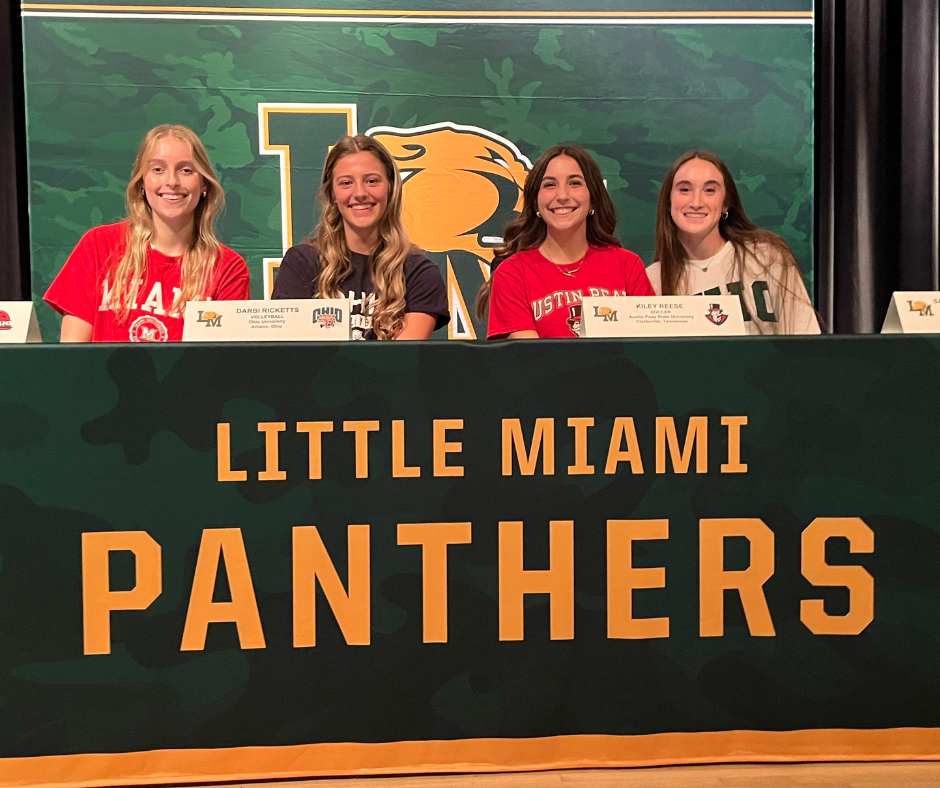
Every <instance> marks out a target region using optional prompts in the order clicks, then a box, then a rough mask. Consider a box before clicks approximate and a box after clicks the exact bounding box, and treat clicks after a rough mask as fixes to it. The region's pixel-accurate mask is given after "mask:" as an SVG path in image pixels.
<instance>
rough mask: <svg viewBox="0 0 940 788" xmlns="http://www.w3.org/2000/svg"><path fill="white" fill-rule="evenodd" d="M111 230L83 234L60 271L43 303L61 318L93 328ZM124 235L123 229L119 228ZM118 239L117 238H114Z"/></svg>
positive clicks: (112, 239)
mask: <svg viewBox="0 0 940 788" xmlns="http://www.w3.org/2000/svg"><path fill="white" fill-rule="evenodd" d="M111 229H112V226H107V225H106V226H103V227H95V228H93V229H91V230H89V231H88V232H87V233H85V234H84V235H83V236H82V238H81V240H80V241H79V242H78V245H77V246H76V247H75V249H73V250H72V254H70V255H69V258H68V260H66V261H65V265H64V266H62V270H61V271H59V273H58V275H57V276H56V278H55V279H54V280H53V282H52V284H51V285H49V289H48V290H46V294H45V295H44V296H43V300H44V301H45V302H46V303H47V304H49V305H50V306H51V307H53V308H54V309H55V310H56V311H58V312H60V313H62V314H63V315H74V316H75V317H77V318H81V319H82V320H84V321H85V322H86V323H91V324H92V325H94V323H95V316H96V314H97V312H98V303H99V301H100V300H101V298H102V294H101V292H100V289H101V282H102V279H103V276H102V275H100V271H101V268H102V266H107V264H108V254H109V252H110V251H111V248H112V243H111V242H112V241H114V240H115V239H114V238H111V236H113V235H115V233H114V232H107V231H109V230H111ZM121 232H123V228H121ZM115 237H117V236H115Z"/></svg>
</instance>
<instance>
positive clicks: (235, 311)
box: [183, 298, 350, 342]
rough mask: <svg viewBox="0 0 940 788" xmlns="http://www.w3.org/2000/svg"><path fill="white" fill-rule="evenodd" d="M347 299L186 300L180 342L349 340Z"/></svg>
mask: <svg viewBox="0 0 940 788" xmlns="http://www.w3.org/2000/svg"><path fill="white" fill-rule="evenodd" d="M349 311H350V303H349V299H348V298H293V299H284V300H282V301H189V302H188V303H187V304H186V312H185V313H184V322H183V341H184V342H321V341H331V342H337V341H344V340H348V339H349V338H350V327H349V326H350V323H349Z"/></svg>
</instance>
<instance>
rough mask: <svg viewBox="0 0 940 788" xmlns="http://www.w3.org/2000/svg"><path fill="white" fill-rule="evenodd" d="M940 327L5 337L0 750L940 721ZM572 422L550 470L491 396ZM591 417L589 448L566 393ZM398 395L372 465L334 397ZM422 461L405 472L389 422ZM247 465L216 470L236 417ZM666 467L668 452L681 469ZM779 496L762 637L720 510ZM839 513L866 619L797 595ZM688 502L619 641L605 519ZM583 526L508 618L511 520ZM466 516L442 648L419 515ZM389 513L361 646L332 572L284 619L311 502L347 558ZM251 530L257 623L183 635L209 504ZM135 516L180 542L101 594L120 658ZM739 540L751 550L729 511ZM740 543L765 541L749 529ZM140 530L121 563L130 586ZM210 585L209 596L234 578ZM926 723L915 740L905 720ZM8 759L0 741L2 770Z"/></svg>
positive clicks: (637, 555)
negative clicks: (702, 612) (832, 628)
mask: <svg viewBox="0 0 940 788" xmlns="http://www.w3.org/2000/svg"><path fill="white" fill-rule="evenodd" d="M938 386H940V341H938V340H936V339H912V338H907V337H859V338H784V339H769V338H758V337H752V338H741V339H726V340H713V341H709V342H704V341H694V340H672V341H670V340H635V341H630V342H621V341H593V342H574V341H572V342H566V341H550V340H545V341H540V342H528V343H526V342H523V343H501V344H499V345H489V346H488V345H485V344H484V343H435V342H429V343H407V344H406V343H387V344H386V345H384V346H383V345H379V344H378V343H368V344H366V343H346V344H331V343H318V344H317V345H315V346H304V345H278V346H260V345H253V346H227V347H223V346H201V347H200V346H190V347H181V346H174V347H167V346H163V347H159V346H147V347H144V346H136V347H125V348H114V347H108V346H86V347H81V348H75V347H65V346H45V347H38V348H31V347H12V348H10V349H8V350H5V351H4V352H3V353H2V354H0V599H2V600H3V604H2V606H0V636H2V637H0V643H2V647H0V709H2V714H0V756H2V757H21V756H30V755H53V754H65V753H76V752H122V751H131V750H149V749H163V748H192V747H231V746H262V745H289V744H303V743H314V742H336V741H364V742H369V741H373V742H374V741H405V740H406V741H416V740H421V739H435V740H437V739H457V738H486V737H531V736H548V735H557V734H579V733H599V734H648V733H657V732H667V731H707V730H796V729H818V728H842V729H845V728H891V727H908V726H910V727H925V728H930V727H938V726H940V680H938V676H940V626H938V621H940V577H938V573H937V566H938V563H940V522H938V518H937V500H938V496H940V482H938V479H940V460H938V453H937V446H938V445H940V415H938V410H937V408H936V403H935V398H934V397H933V396H932V395H928V394H927V393H928V392H936V391H937V389H938ZM693 415H694V416H705V417H707V418H708V420H709V429H708V439H709V440H708V450H707V452H706V454H707V457H708V471H707V473H702V474H700V473H694V472H693V473H686V474H676V473H673V472H671V470H667V472H666V473H663V474H658V473H656V471H655V463H654V454H655V452H654V443H655V437H654V426H655V419H656V417H658V416H672V417H674V418H675V420H676V425H677V428H678V434H679V436H680V438H681V436H683V435H684V434H685V430H686V425H687V423H688V417H689V416H693ZM725 415H731V416H747V418H748V424H747V426H746V427H744V428H743V429H742V433H741V435H742V447H741V457H742V460H743V461H744V462H745V463H746V464H747V466H748V470H747V472H746V473H738V474H723V473H721V471H720V466H721V464H722V463H723V462H725V458H726V457H727V452H728V448H727V441H726V431H725V430H724V428H722V427H721V426H720V418H721V417H722V416H725ZM617 416H631V417H633V418H634V421H635V424H636V431H637V436H638V442H639V445H640V447H641V449H642V453H643V459H644V472H643V473H639V474H637V473H631V470H630V467H629V466H628V465H626V464H621V465H620V466H619V468H618V470H617V472H616V473H614V474H607V473H605V472H604V471H605V462H606V458H607V455H608V442H609V438H610V435H611V428H612V423H613V419H614V417H617ZM549 417H551V418H554V419H555V447H556V460H555V472H554V474H551V475H543V473H542V471H541V465H539V466H538V469H537V470H536V472H535V474H534V475H532V476H520V475H519V474H518V473H514V474H513V475H512V476H503V475H502V473H501V451H500V446H501V444H500V420H501V419H502V418H518V419H520V421H521V424H522V427H523V430H524V432H525V435H526V438H527V440H528V439H529V437H530V436H531V434H532V427H533V425H534V422H535V419H536V418H549ZM584 417H591V418H593V419H594V425H593V427H591V429H590V433H589V437H588V450H587V462H589V463H590V464H592V465H594V467H595V472H594V473H593V474H589V475H580V476H573V475H568V471H567V468H568V466H570V465H572V464H573V462H574V459H575V456H574V445H573V434H574V431H573V430H572V429H570V428H569V427H568V425H567V419H568V418H584ZM373 419H374V420H377V421H378V422H379V426H380V430H379V431H378V432H376V433H373V434H372V435H371V436H370V438H369V478H367V479H357V478H355V473H354V468H355V462H354V452H353V436H352V435H351V434H350V433H349V432H345V431H344V430H343V428H342V422H343V421H349V420H373ZM394 419H400V420H403V421H404V422H405V428H406V435H405V441H406V443H405V447H406V459H407V462H408V464H409V465H411V466H420V467H421V468H422V469H423V471H422V476H421V478H392V474H391V457H392V455H391V449H390V441H391V438H390V433H391V422H392V420H394ZM433 419H462V420H463V429H462V430H460V431H454V432H451V433H449V434H448V436H447V439H448V440H449V441H457V442H460V443H461V444H462V451H460V453H459V454H453V455H450V457H449V459H448V463H449V464H450V465H462V466H463V467H464V468H465V472H464V475H463V476H461V477H450V478H444V477H434V476H433V475H432V473H431V446H432V428H431V424H432V420H433ZM281 421H282V422H284V423H285V425H286V429H285V431H284V432H283V433H281V436H280V442H279V450H280V453H279V457H280V460H279V464H280V467H281V468H283V469H284V470H285V472H286V473H287V478H286V479H285V480H283V481H259V480H258V478H257V474H258V472H259V471H261V470H263V469H264V467H265V451H264V439H263V436H262V434H261V433H260V432H259V431H258V429H257V425H258V424H259V423H260V422H281ZM302 421H331V422H333V423H334V429H333V431H332V432H331V433H328V434H325V435H324V436H323V457H324V460H323V478H322V479H320V480H315V481H311V480H309V479H308V456H307V445H308V444H307V438H308V436H307V435H305V434H302V433H298V432H297V430H296V429H295V427H296V424H297V422H302ZM218 422H224V423H228V424H230V425H231V463H232V467H233V468H238V469H245V470H246V472H247V474H248V478H247V480H246V481H244V482H224V483H223V482H218V481H217V480H216V479H217V477H216V469H217V460H216V450H215V449H216V424H217V423H218ZM670 467H671V466H670ZM723 517H739V518H744V517H749V518H761V519H762V520H763V521H764V522H765V523H766V525H767V527H768V528H770V529H771V530H772V531H773V533H774V535H775V551H774V553H775V565H774V573H773V575H772V577H771V578H770V579H769V580H768V581H767V583H766V584H765V586H764V592H765V594H766V599H767V605H768V609H769V611H770V613H771V615H772V617H773V622H774V626H775V635H774V636H773V637H754V636H751V635H750V634H749V631H748V625H747V623H746V621H745V618H744V615H743V613H742V609H741V606H740V603H739V601H738V599H737V596H736V595H735V594H728V595H727V596H726V604H725V609H726V613H725V625H726V629H725V634H724V636H723V637H701V636H700V634H699V599H698V595H699V593H698V582H699V567H698V556H699V541H698V529H699V520H700V519H702V518H723ZM817 517H859V518H862V519H863V520H864V522H865V523H866V524H867V525H868V527H870V528H871V529H872V530H873V531H874V552H873V553H855V554H853V553H850V552H849V550H848V547H847V543H846V541H845V540H844V539H832V540H830V544H829V547H828V550H827V553H826V554H827V558H828V561H829V563H832V564H852V565H861V566H864V567H865V569H866V570H867V571H868V572H869V573H870V574H871V576H872V577H873V579H874V620H873V621H872V622H871V623H870V624H869V625H868V626H867V627H866V628H865V629H864V631H863V632H862V633H861V634H860V635H851V636H831V635H829V636H820V635H814V634H812V633H811V632H810V631H809V629H808V628H807V627H805V626H804V625H803V624H802V623H801V621H800V602H801V600H803V599H820V598H821V599H824V600H825V606H826V611H827V612H828V613H829V614H830V615H843V614H844V613H845V611H846V610H847V606H848V595H847V593H846V591H845V589H844V588H819V587H813V586H811V585H810V584H809V583H808V582H807V581H806V580H804V579H803V577H802V574H801V558H800V555H801V547H800V539H801V533H802V531H803V529H805V528H806V527H807V525H808V524H809V523H810V522H811V521H812V520H813V519H814V518H817ZM631 518H634V519H658V518H666V519H668V520H669V538H668V539H666V540H658V541H644V542H641V543H637V544H636V545H635V546H634V564H635V565H636V566H648V567H665V571H666V586H665V588H660V589H651V590H638V591H637V592H636V593H635V594H634V599H635V608H634V612H635V615H636V616H637V617H640V618H645V617H657V616H668V617H669V619H670V634H669V637H668V638H657V639H650V640H622V639H611V638H608V636H607V618H606V611H607V598H606V589H607V581H606V568H605V567H606V563H605V562H606V555H607V552H606V547H605V542H606V536H605V533H606V523H607V520H608V519H631ZM569 519H570V520H573V521H574V541H575V547H574V549H575V579H574V583H575V613H574V617H575V624H574V627H575V628H574V639H573V640H551V639H550V637H549V615H548V604H547V601H546V597H545V596H544V595H543V596H533V597H530V598H529V599H528V601H527V606H526V613H525V639H524V640H523V641H501V640H500V639H499V633H498V621H499V618H498V593H497V588H498V569H497V564H498V561H497V557H498V552H499V547H498V541H497V533H498V523H499V522H500V521H504V520H521V521H523V522H524V524H525V544H526V547H525V563H526V566H527V567H528V568H530V569H537V568H545V567H547V566H548V543H547V532H548V523H549V521H551V520H569ZM422 522H471V523H472V528H473V538H472V542H471V543H470V544H466V545H454V546H453V547H451V548H450V553H449V559H448V561H449V630H448V631H449V637H448V642H447V643H446V644H440V643H437V644H424V643H422V635H421V631H422V580H421V553H420V550H419V549H418V548H417V547H412V546H398V545H397V539H396V528H397V524H398V523H422ZM348 524H369V525H370V526H371V545H372V547H371V567H372V568H371V577H372V593H371V600H372V602H371V610H372V614H371V615H372V618H371V632H372V634H371V644H370V645H368V646H349V645H347V644H346V643H345V641H344V639H343V636H342V634H341V633H340V630H339V628H338V626H337V624H336V621H335V618H334V617H333V615H332V614H331V613H330V610H329V608H328V607H327V606H326V604H325V602H324V600H323V599H322V597H321V600H320V606H319V610H318V622H317V632H318V635H317V638H318V639H317V645H316V647H314V648H294V647H293V641H292V637H293V635H292V632H293V629H292V618H291V615H292V596H291V587H292V568H291V555H292V550H291V529H292V528H293V527H294V526H299V525H315V526H317V527H318V528H319V529H320V532H321V534H322V537H323V540H324V543H325V545H326V547H327V549H328V551H329V552H330V555H331V557H332V559H333V561H334V562H335V563H336V565H337V567H338V571H339V574H340V577H342V578H343V579H344V582H345V577H346V574H345V573H346V568H345V567H346V561H345V555H346V549H347V548H346V526H347V525H348ZM207 528H238V529H241V532H242V535H243V538H244V543H245V550H246V554H247V557H248V562H249V566H250V569H251V576H252V581H253V586H254V592H255V595H256V597H257V601H258V608H259V611H260V616H261V621H262V625H263V628H264V635H265V640H266V648H264V649H253V650H252V649H249V650H242V649H240V648H239V640H238V636H237V634H236V630H235V627H234V626H233V625H232V624H229V623H217V624H212V625H210V627H209V635H208V640H207V642H206V648H205V650H203V651H188V652H181V650H180V644H181V636H182V632H183V627H184V622H185V618H186V610H187V606H188V600H189V595H190V589H191V586H192V580H193V572H194V566H195V561H196V553H197V550H198V546H199V543H200V538H201V535H202V532H203V529H207ZM112 530H115V531H130V530H143V531H146V532H147V533H149V534H150V535H151V536H152V537H153V539H155V540H156V541H157V542H158V543H159V544H160V545H161V547H162V555H163V559H162V565H163V572H162V577H163V591H162V594H161V595H160V596H159V598H157V600H156V601H155V602H154V603H153V604H152V605H151V606H150V608H149V609H148V610H146V611H143V612H132V611H130V612H116V613H114V614H113V615H112V641H113V648H112V652H111V654H109V655H97V656H83V650H82V637H83V636H82V565H81V538H80V535H81V534H82V533H85V532H93V531H112ZM728 541H729V543H728V545H727V547H726V561H725V566H726V568H727V569H728V570H736V569H743V568H745V567H746V566H747V565H748V561H749V557H748V550H747V547H746V544H744V545H743V546H742V544H741V540H740V539H737V540H735V539H731V540H728ZM742 547H743V549H742ZM130 570H131V567H130V562H129V561H128V555H127V554H117V555H115V556H114V558H113V559H112V566H111V577H112V583H111V588H112V589H113V590H122V589H128V588H131V587H132V586H133V585H134V575H133V572H132V571H130ZM226 597H227V586H226V583H225V581H224V580H220V581H219V583H218V585H217V586H216V597H215V598H216V600H217V601H224V600H225V599H226ZM902 740H903V736H902ZM0 769H2V766H0Z"/></svg>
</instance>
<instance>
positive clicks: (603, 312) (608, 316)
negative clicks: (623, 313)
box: [594, 306, 619, 323]
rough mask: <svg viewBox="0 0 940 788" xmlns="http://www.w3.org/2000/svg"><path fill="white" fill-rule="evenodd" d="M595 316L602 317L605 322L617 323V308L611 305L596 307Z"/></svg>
mask: <svg viewBox="0 0 940 788" xmlns="http://www.w3.org/2000/svg"><path fill="white" fill-rule="evenodd" d="M594 317H599V318H601V319H602V320H603V321H604V322H605V323H617V322H619V321H618V320H617V310H616V309H611V308H610V307H609V306H596V307H594Z"/></svg>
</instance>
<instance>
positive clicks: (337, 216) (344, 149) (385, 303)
mask: <svg viewBox="0 0 940 788" xmlns="http://www.w3.org/2000/svg"><path fill="white" fill-rule="evenodd" d="M354 153H371V154H372V155H373V156H375V157H376V158H377V159H378V160H379V162H380V163H381V164H382V167H383V169H384V170H385V177H386V179H387V180H388V204H387V205H386V208H385V213H384V214H383V215H382V217H381V219H380V220H379V241H378V243H377V244H376V247H375V249H373V250H372V254H370V255H369V268H370V276H371V278H372V288H373V294H374V297H375V300H374V301H373V302H372V330H373V331H375V335H376V336H377V337H378V338H379V339H394V338H395V336H396V335H397V334H398V333H399V332H400V331H401V329H402V326H403V325H404V322H405V258H407V257H408V255H409V254H411V253H412V252H413V251H416V249H415V247H414V246H413V245H412V243H411V241H410V240H409V239H408V232H407V231H406V230H405V226H404V225H403V224H402V221H401V204H402V196H401V195H402V188H401V176H400V175H399V173H398V166H397V165H396V164H395V160H394V159H393V158H392V156H391V154H390V153H389V152H388V150H386V148H385V146H384V145H383V144H382V143H381V142H379V141H378V140H374V139H372V137H367V136H366V135H365V134H357V135H356V136H355V137H348V136H347V137H340V139H339V141H338V142H337V143H336V144H335V145H334V146H333V147H332V149H331V150H330V152H329V153H328V154H327V156H326V161H325V162H324V164H323V180H322V183H321V185H320V189H319V191H318V192H317V200H319V202H320V207H321V209H322V212H321V214H320V221H319V222H318V223H317V226H316V227H315V228H314V230H313V233H312V234H311V236H310V237H309V238H304V243H307V244H310V245H311V246H313V247H314V248H316V250H317V254H318V256H319V258H320V260H319V264H320V274H319V276H318V278H317V297H319V298H342V296H343V295H344V293H343V292H342V291H341V290H340V285H341V284H342V283H343V282H344V281H345V280H346V279H348V278H349V275H350V274H351V273H352V270H353V264H352V257H351V256H350V252H349V245H348V244H347V243H346V230H345V227H344V226H343V216H342V214H341V213H340V211H339V207H338V206H337V205H336V195H335V194H334V193H333V171H334V170H335V169H336V164H337V162H339V160H340V159H342V158H343V157H344V156H349V155H351V154H354ZM363 309H365V304H363Z"/></svg>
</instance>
